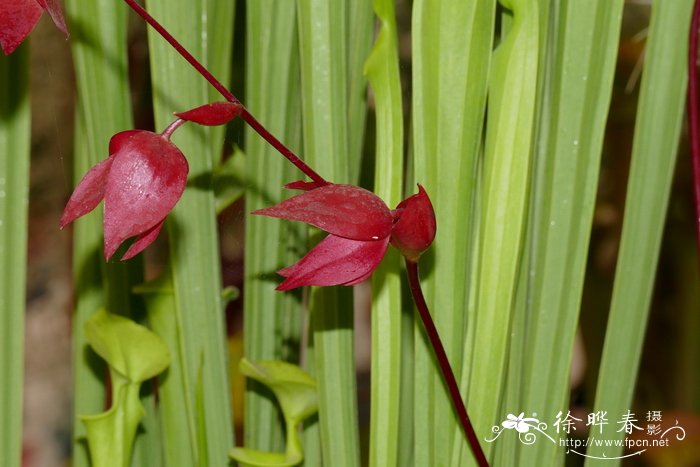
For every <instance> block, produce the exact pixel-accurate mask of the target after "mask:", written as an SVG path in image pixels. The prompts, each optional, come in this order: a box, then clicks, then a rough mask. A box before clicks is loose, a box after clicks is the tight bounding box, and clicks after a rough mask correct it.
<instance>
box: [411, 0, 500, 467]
mask: <svg viewBox="0 0 700 467" xmlns="http://www.w3.org/2000/svg"><path fill="white" fill-rule="evenodd" d="M494 12H495V1H494V0H479V1H473V2H464V1H451V2H443V1H435V0H417V1H415V2H414V3H413V19H412V21H413V26H412V27H413V110H412V114H413V122H412V131H413V134H412V142H413V149H414V156H413V157H414V162H415V174H416V175H415V176H414V178H415V181H416V182H419V183H421V184H423V185H424V186H425V189H426V191H427V192H428V194H429V195H430V198H431V199H432V201H433V205H434V207H435V213H436V217H437V224H438V228H437V237H436V239H435V243H434V246H433V248H432V249H431V250H429V251H428V252H427V253H426V254H425V255H424V258H423V259H421V261H422V262H423V261H424V262H425V264H426V267H424V268H423V270H424V271H426V275H425V279H424V281H423V284H424V288H425V294H426V300H427V303H428V306H429V308H430V310H431V312H432V314H433V318H434V320H435V323H436V326H437V328H438V332H439V333H440V336H441V338H442V340H443V343H444V344H445V349H446V351H447V355H448V357H449V359H450V363H451V365H452V367H453V368H454V369H455V371H456V376H457V378H458V380H459V378H460V373H461V371H460V370H462V368H463V364H462V362H463V351H464V347H465V344H464V342H465V337H466V334H465V327H466V320H467V313H466V311H465V310H467V309H468V300H469V291H468V289H469V284H470V281H471V280H472V275H471V274H470V272H469V264H470V263H471V258H472V255H473V253H472V249H473V242H474V236H475V229H476V227H475V219H476V217H475V215H474V211H473V209H474V203H475V201H474V196H475V192H476V179H477V172H476V167H477V160H478V154H479V151H480V149H481V141H482V128H483V118H484V108H485V102H486V89H487V77H488V69H489V61H490V53H491V43H492V37H493V27H494V26H493V25H494ZM455 213H460V214H459V215H455ZM416 324H417V326H416V339H415V381H414V385H415V402H414V411H415V418H414V427H415V440H414V443H413V449H414V451H415V458H414V462H415V465H449V464H450V456H451V455H452V449H451V448H452V444H453V437H452V435H451V434H450V435H447V436H444V435H443V434H442V433H444V431H445V425H446V423H447V421H448V420H449V421H450V425H449V426H450V433H452V431H453V430H456V429H459V428H458V425H457V422H456V417H455V416H454V415H453V411H452V407H451V404H450V401H449V399H448V396H447V390H446V388H445V387H444V385H443V383H442V379H441V376H440V373H439V371H438V367H437V363H436V362H435V360H434V359H433V352H432V349H430V347H429V346H428V344H427V340H426V338H425V337H424V333H423V330H422V328H421V327H420V323H416ZM464 373H465V375H464V376H465V378H466V375H467V373H468V372H466V371H465V372H464ZM461 384H462V388H463V390H464V388H466V386H467V381H466V379H464V378H463V379H462V382H461ZM460 437H461V434H460Z"/></svg>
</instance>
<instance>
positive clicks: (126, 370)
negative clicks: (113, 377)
mask: <svg viewBox="0 0 700 467" xmlns="http://www.w3.org/2000/svg"><path fill="white" fill-rule="evenodd" d="M85 337H86V338H87V341H88V342H89V344H90V346H92V348H93V349H94V350H95V352H97V354H98V355H99V356H100V357H102V358H103V359H104V360H105V361H107V364H108V365H109V366H110V368H112V369H113V370H114V371H116V372H117V373H119V375H120V376H122V377H123V378H125V379H126V380H127V381H129V382H132V383H140V382H142V381H145V380H147V379H150V378H152V377H154V376H155V375H157V374H159V373H161V372H162V371H163V370H165V368H167V366H168V365H169V364H170V354H169V352H168V348H167V347H166V346H165V344H164V343H163V341H162V340H161V339H160V338H159V337H158V336H157V335H155V334H154V333H153V332H152V331H150V330H149V329H148V328H145V327H144V326H141V325H139V324H136V323H134V322H133V321H131V320H130V319H127V318H124V317H122V316H119V315H115V314H112V313H108V312H107V311H105V310H100V311H98V312H97V313H95V314H94V315H92V317H91V318H90V319H89V320H88V321H87V322H86V323H85Z"/></svg>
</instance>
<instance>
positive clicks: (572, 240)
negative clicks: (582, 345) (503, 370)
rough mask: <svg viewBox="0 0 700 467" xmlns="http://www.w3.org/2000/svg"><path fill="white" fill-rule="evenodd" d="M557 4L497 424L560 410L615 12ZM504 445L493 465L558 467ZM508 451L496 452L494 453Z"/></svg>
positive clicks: (550, 459)
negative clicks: (501, 419) (523, 413)
mask: <svg viewBox="0 0 700 467" xmlns="http://www.w3.org/2000/svg"><path fill="white" fill-rule="evenodd" d="M560 3H561V6H558V7H556V8H555V7H554V6H552V7H551V9H548V8H542V10H544V11H542V10H541V11H540V17H541V18H542V21H541V25H542V27H543V28H547V30H546V32H545V31H544V29H543V33H542V35H541V43H542V45H541V47H540V50H541V53H542V54H543V58H542V62H543V65H542V68H543V69H544V70H545V73H541V75H540V87H541V88H542V89H540V90H539V91H538V92H539V93H540V96H539V98H538V100H539V102H540V105H539V113H538V117H537V119H538V122H537V125H538V141H537V143H536V148H537V150H536V154H535V157H536V160H535V163H534V171H535V172H534V178H533V180H534V186H533V188H532V190H531V199H532V202H531V203H530V216H531V221H530V225H529V231H528V236H529V239H528V240H527V241H526V244H527V245H528V251H527V256H526V257H525V258H523V261H522V264H523V265H522V266H521V280H520V284H521V286H520V288H519V290H518V292H519V293H520V294H521V299H520V300H519V301H518V306H517V307H516V311H515V313H516V314H515V316H514V318H513V320H514V321H513V327H512V338H511V341H510V344H511V359H510V364H509V372H510V376H509V379H508V382H507V384H506V386H507V388H508V390H507V391H508V392H507V394H506V397H505V400H504V404H503V409H502V412H501V416H505V415H506V414H508V413H516V414H517V413H519V411H521V410H527V411H528V414H527V415H526V416H529V414H530V413H537V414H541V415H543V416H544V415H545V414H547V416H554V415H555V414H556V413H557V412H558V411H560V410H565V409H566V407H568V398H569V379H570V371H571V361H572V357H573V349H574V338H575V333H576V328H577V325H578V316H579V309H580V306H581V295H582V290H583V282H584V276H585V271H586V264H587V258H588V243H589V237H590V233H591V225H592V221H593V210H594V206H595V197H596V194H597V189H598V172H599V169H600V161H601V155H602V148H603V135H604V132H605V127H606V122H607V115H608V110H609V105H610V98H611V94H612V83H613V77H614V74H615V65H616V52H617V47H618V42H619V34H620V25H621V16H622V7H623V2H622V1H621V0H615V1H610V0H596V1H591V2H560ZM547 38H550V39H549V40H547ZM572 109H576V110H575V111H572ZM552 349H557V351H556V352H552ZM510 439H512V440H513V443H517V445H515V444H514V448H513V450H512V452H511V455H513V456H515V455H516V454H517V453H518V451H519V452H520V457H519V458H516V457H511V458H509V459H500V461H501V463H506V464H517V465H523V466H526V465H532V466H539V465H556V464H558V463H560V462H561V461H562V460H563V456H564V452H563V450H561V449H560V448H559V447H557V446H554V445H553V444H551V443H536V444H535V445H534V446H523V445H521V444H520V443H519V442H518V441H517V440H516V438H515V437H512V438H510ZM518 445H519V446H518ZM507 450H508V449H507V448H506V446H505V445H504V444H503V443H500V444H498V445H497V451H501V452H503V453H505V452H506V451H507ZM497 459H498V458H497Z"/></svg>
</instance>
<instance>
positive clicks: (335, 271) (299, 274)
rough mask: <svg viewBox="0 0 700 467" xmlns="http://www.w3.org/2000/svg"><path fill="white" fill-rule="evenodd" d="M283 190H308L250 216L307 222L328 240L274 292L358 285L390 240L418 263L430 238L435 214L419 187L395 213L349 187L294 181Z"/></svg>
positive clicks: (290, 271) (289, 269)
mask: <svg viewBox="0 0 700 467" xmlns="http://www.w3.org/2000/svg"><path fill="white" fill-rule="evenodd" d="M287 187H288V188H296V189H302V190H308V191H306V192H305V193H302V194H300V195H297V196H294V197H292V198H290V199H288V200H286V201H282V202H281V203H279V204H277V205H275V206H272V207H270V208H265V209H260V210H257V211H254V212H253V214H260V215H263V216H270V217H277V218H282V219H289V220H296V221H302V222H306V223H307V224H311V225H313V226H316V227H318V228H320V229H322V230H325V231H326V232H328V233H329V235H328V236H327V237H326V238H325V239H323V240H322V241H321V242H320V243H319V244H318V245H316V246H315V247H314V248H313V249H312V250H311V251H310V252H309V253H308V254H307V255H306V256H304V257H303V258H302V259H301V260H299V261H298V262H297V263H295V264H293V265H292V266H289V267H286V268H284V269H281V270H280V271H278V273H279V274H280V275H281V276H284V277H285V278H286V279H285V281H284V282H282V283H281V284H280V285H279V286H278V287H277V290H289V289H293V288H296V287H301V286H304V285H320V286H324V285H354V284H357V283H359V282H362V281H363V280H365V279H367V278H368V277H369V276H370V275H371V274H372V272H373V271H374V270H375V269H376V268H377V266H379V263H380V262H381V261H382V258H383V257H384V254H385V253H386V250H387V247H388V245H389V241H390V240H391V242H392V244H394V245H395V246H397V248H398V249H399V250H400V251H401V252H402V254H404V255H405V256H407V257H408V258H409V259H413V258H416V259H417V257H418V255H420V253H421V252H422V251H423V250H425V248H427V247H428V246H430V243H431V242H432V239H433V238H434V236H435V214H434V213H433V208H432V205H431V204H430V199H428V196H427V194H426V193H425V190H423V188H422V187H421V186H420V185H419V192H418V194H417V195H413V196H411V197H410V198H408V199H407V200H405V201H403V202H402V203H401V204H399V206H398V207H397V210H396V211H394V212H392V211H391V210H389V208H388V207H387V205H386V204H385V203H384V201H382V200H381V199H380V198H379V197H378V196H377V195H375V194H374V193H371V192H369V191H367V190H365V189H363V188H359V187H356V186H353V185H339V184H328V185H324V186H319V185H318V184H316V183H308V182H294V183H291V184H289V185H287ZM404 216H405V219H406V221H403V222H402V218H404ZM426 242H427V244H426Z"/></svg>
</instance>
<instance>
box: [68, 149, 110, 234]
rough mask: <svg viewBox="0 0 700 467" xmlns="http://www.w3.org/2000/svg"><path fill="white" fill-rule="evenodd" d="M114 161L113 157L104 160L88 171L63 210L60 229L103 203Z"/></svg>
mask: <svg viewBox="0 0 700 467" xmlns="http://www.w3.org/2000/svg"><path fill="white" fill-rule="evenodd" d="M112 161H113V158H111V157H110V158H109V159H106V160H103V161H102V162H100V163H99V164H97V165H95V166H93V167H92V168H91V169H90V170H88V172H87V173H86V174H85V176H84V177H83V179H82V180H80V183H78V186H76V187H75V190H74V191H73V194H72V195H71V197H70V199H69V200H68V203H67V204H66V208H65V209H64V210H63V215H62V216H61V220H60V221H59V223H58V225H59V227H60V228H64V227H65V226H66V225H68V224H70V223H71V222H73V221H74V220H76V219H77V218H78V217H80V216H84V215H85V214H87V213H88V212H90V211H92V210H93V209H95V208H96V207H97V205H98V204H99V203H100V201H102V198H104V196H105V187H106V186H107V176H108V175H109V170H110V168H111V167H112Z"/></svg>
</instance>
